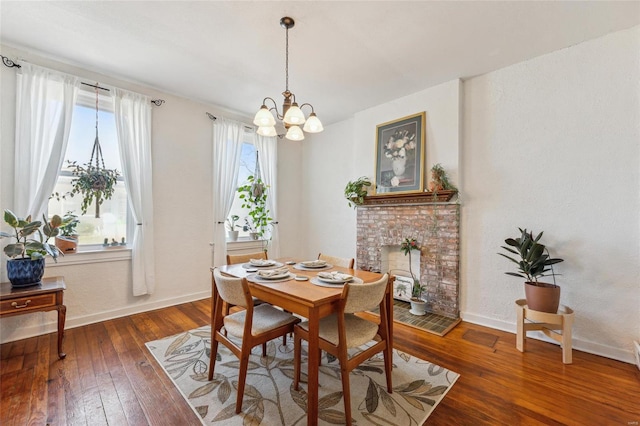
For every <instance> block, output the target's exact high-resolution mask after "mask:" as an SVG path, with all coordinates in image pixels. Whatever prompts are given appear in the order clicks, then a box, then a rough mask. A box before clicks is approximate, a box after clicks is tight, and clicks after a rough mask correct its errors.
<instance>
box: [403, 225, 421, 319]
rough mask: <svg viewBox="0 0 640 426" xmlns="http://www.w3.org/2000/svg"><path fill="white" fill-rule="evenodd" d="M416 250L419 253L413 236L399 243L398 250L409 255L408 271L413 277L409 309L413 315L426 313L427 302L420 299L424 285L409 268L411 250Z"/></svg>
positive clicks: (419, 250) (418, 247)
mask: <svg viewBox="0 0 640 426" xmlns="http://www.w3.org/2000/svg"><path fill="white" fill-rule="evenodd" d="M413 250H416V251H418V253H421V249H420V246H419V245H418V242H417V241H416V239H415V238H405V239H404V240H403V241H402V244H400V251H402V252H403V253H404V255H405V256H407V255H409V273H410V274H411V278H412V279H413V285H412V286H411V301H410V303H411V310H410V311H409V312H410V313H412V314H413V315H425V314H426V313H427V310H426V309H427V302H426V301H425V300H423V299H422V292H424V291H425V286H424V285H422V284H421V283H420V280H419V279H417V278H416V277H415V275H413V270H412V269H411V251H413Z"/></svg>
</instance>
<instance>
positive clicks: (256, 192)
mask: <svg viewBox="0 0 640 426" xmlns="http://www.w3.org/2000/svg"><path fill="white" fill-rule="evenodd" d="M263 192H264V185H263V184H262V178H261V177H260V159H259V158H258V151H256V170H255V171H254V172H253V184H252V185H251V194H252V195H253V197H254V198H258V197H260V196H261V195H262V193H263Z"/></svg>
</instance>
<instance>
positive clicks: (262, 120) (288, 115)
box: [253, 16, 324, 141]
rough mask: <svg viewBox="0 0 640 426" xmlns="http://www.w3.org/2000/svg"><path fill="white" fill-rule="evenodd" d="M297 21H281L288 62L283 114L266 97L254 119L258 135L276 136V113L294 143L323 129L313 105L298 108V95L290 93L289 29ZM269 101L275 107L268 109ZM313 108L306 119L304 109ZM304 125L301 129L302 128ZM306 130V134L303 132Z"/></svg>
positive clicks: (287, 19) (285, 18)
mask: <svg viewBox="0 0 640 426" xmlns="http://www.w3.org/2000/svg"><path fill="white" fill-rule="evenodd" d="M294 25H295V21H294V20H293V18H289V17H288V16H285V17H284V18H281V19H280V26H281V27H282V28H284V29H285V31H286V34H287V35H286V61H285V76H286V77H285V90H284V92H282V96H284V102H283V103H282V114H280V112H279V111H278V106H277V104H276V101H274V100H273V98H270V97H266V98H264V100H263V101H262V106H261V107H260V109H259V110H258V112H257V113H256V116H255V118H254V119H253V124H255V125H256V126H258V134H259V135H262V136H276V135H277V132H276V127H275V125H276V119H275V118H274V117H273V114H272V113H271V111H272V110H273V111H275V115H276V117H277V119H278V120H280V121H282V123H283V125H284V127H285V129H287V134H286V136H285V137H286V138H287V139H290V140H294V141H301V140H303V139H304V132H307V133H319V132H321V131H322V130H324V129H323V127H322V123H321V122H320V120H319V119H318V117H317V116H316V113H315V111H314V110H313V105H311V104H308V103H305V104H302V105H300V106H298V103H297V102H296V95H294V94H293V93H291V92H290V91H289V29H290V28H293V26H294ZM267 100H269V101H271V102H273V107H271V108H267V105H266V103H267ZM304 106H309V107H311V113H310V114H309V118H306V119H305V116H304V113H303V112H302V107H304ZM302 124H304V127H303V128H302V129H301V128H300V126H301V125H302ZM303 130H304V132H303Z"/></svg>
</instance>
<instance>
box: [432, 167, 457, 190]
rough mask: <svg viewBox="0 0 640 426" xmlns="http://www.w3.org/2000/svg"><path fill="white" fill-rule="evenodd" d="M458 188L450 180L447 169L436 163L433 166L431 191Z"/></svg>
mask: <svg viewBox="0 0 640 426" xmlns="http://www.w3.org/2000/svg"><path fill="white" fill-rule="evenodd" d="M457 190H458V188H456V187H455V185H454V184H452V183H451V182H450V181H449V176H447V172H446V170H445V169H444V168H443V167H442V165H440V163H438V164H434V165H433V166H432V167H431V182H430V183H429V191H431V192H434V193H435V192H438V191H457Z"/></svg>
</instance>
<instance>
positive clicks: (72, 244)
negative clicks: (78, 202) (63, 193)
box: [55, 211, 80, 254]
mask: <svg viewBox="0 0 640 426" xmlns="http://www.w3.org/2000/svg"><path fill="white" fill-rule="evenodd" d="M79 223H80V220H79V219H78V216H77V215H75V214H74V213H73V211H68V212H67V213H65V214H64V216H62V223H61V224H60V226H59V227H58V229H59V230H60V232H59V234H58V235H57V236H56V240H55V241H56V246H57V247H58V248H59V249H60V251H61V252H63V253H65V254H68V253H75V252H76V250H77V248H78V233H77V232H76V227H77V226H78V224H79Z"/></svg>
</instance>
